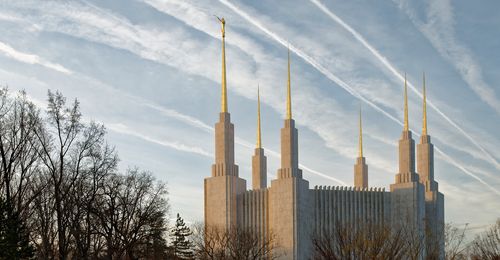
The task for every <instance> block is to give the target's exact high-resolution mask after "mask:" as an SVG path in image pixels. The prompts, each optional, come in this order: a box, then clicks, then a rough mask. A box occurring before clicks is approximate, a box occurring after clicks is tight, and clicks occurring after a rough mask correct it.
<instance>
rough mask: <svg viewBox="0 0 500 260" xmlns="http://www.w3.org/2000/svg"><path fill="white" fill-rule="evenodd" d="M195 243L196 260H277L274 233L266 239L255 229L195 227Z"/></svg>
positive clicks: (199, 225)
mask: <svg viewBox="0 0 500 260" xmlns="http://www.w3.org/2000/svg"><path fill="white" fill-rule="evenodd" d="M193 243H194V245H195V247H196V249H195V251H196V252H195V255H196V259H242V260H254V259H277V258H278V257H279V252H278V245H277V243H276V237H275V235H274V234H272V232H270V234H268V236H267V237H266V238H262V236H261V235H260V234H259V233H258V232H256V231H255V230H253V229H250V228H237V227H234V228H232V229H230V230H225V229H221V228H218V227H204V226H203V224H201V223H198V224H196V225H194V226H193Z"/></svg>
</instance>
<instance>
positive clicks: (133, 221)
mask: <svg viewBox="0 0 500 260" xmlns="http://www.w3.org/2000/svg"><path fill="white" fill-rule="evenodd" d="M166 194H167V191H166V186H165V184H163V183H157V182H155V181H154V178H153V177H152V176H151V174H150V173H147V172H140V171H139V170H137V169H130V170H128V172H127V173H126V174H125V175H111V176H109V178H108V179H107V181H106V183H105V185H104V189H103V191H102V194H101V195H99V196H98V199H97V204H96V207H95V209H94V211H95V214H96V216H97V218H98V220H97V225H98V228H99V233H100V234H101V235H102V237H103V238H104V240H105V248H106V250H107V253H106V255H107V258H108V259H115V258H117V257H130V258H134V257H138V256H141V255H145V254H147V252H146V249H147V248H148V246H149V243H150V242H151V241H154V239H159V238H160V237H161V235H162V234H163V232H164V231H166V222H165V221H166V220H165V217H166V216H165V215H166V212H167V211H168V202H167V200H166V199H165V195H166Z"/></svg>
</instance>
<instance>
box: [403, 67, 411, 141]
mask: <svg viewBox="0 0 500 260" xmlns="http://www.w3.org/2000/svg"><path fill="white" fill-rule="evenodd" d="M404 113H405V115H404V116H405V119H404V120H405V121H404V131H406V132H407V131H409V129H410V128H409V126H408V87H407V86H406V73H405V111H404Z"/></svg>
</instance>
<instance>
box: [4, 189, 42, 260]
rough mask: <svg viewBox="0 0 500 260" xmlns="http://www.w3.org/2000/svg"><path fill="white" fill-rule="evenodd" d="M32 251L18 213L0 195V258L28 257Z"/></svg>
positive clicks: (31, 255) (32, 253)
mask: <svg viewBox="0 0 500 260" xmlns="http://www.w3.org/2000/svg"><path fill="white" fill-rule="evenodd" d="M34 251H35V250H34V249H33V246H32V245H31V244H30V242H29V233H28V229H27V228H26V226H25V224H24V223H23V221H22V219H21V218H20V216H19V214H18V213H17V212H16V211H15V210H13V209H12V207H11V206H10V204H9V203H7V202H6V201H4V200H3V199H2V198H1V197H0V260H2V259H9V260H10V259H29V258H32V257H33V256H34Z"/></svg>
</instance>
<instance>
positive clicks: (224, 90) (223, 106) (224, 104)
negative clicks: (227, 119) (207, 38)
mask: <svg viewBox="0 0 500 260" xmlns="http://www.w3.org/2000/svg"><path fill="white" fill-rule="evenodd" d="M217 19H219V21H220V23H221V26H222V29H221V32H222V97H221V112H222V113H226V112H227V85H226V46H225V38H226V20H224V18H219V17H217Z"/></svg>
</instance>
